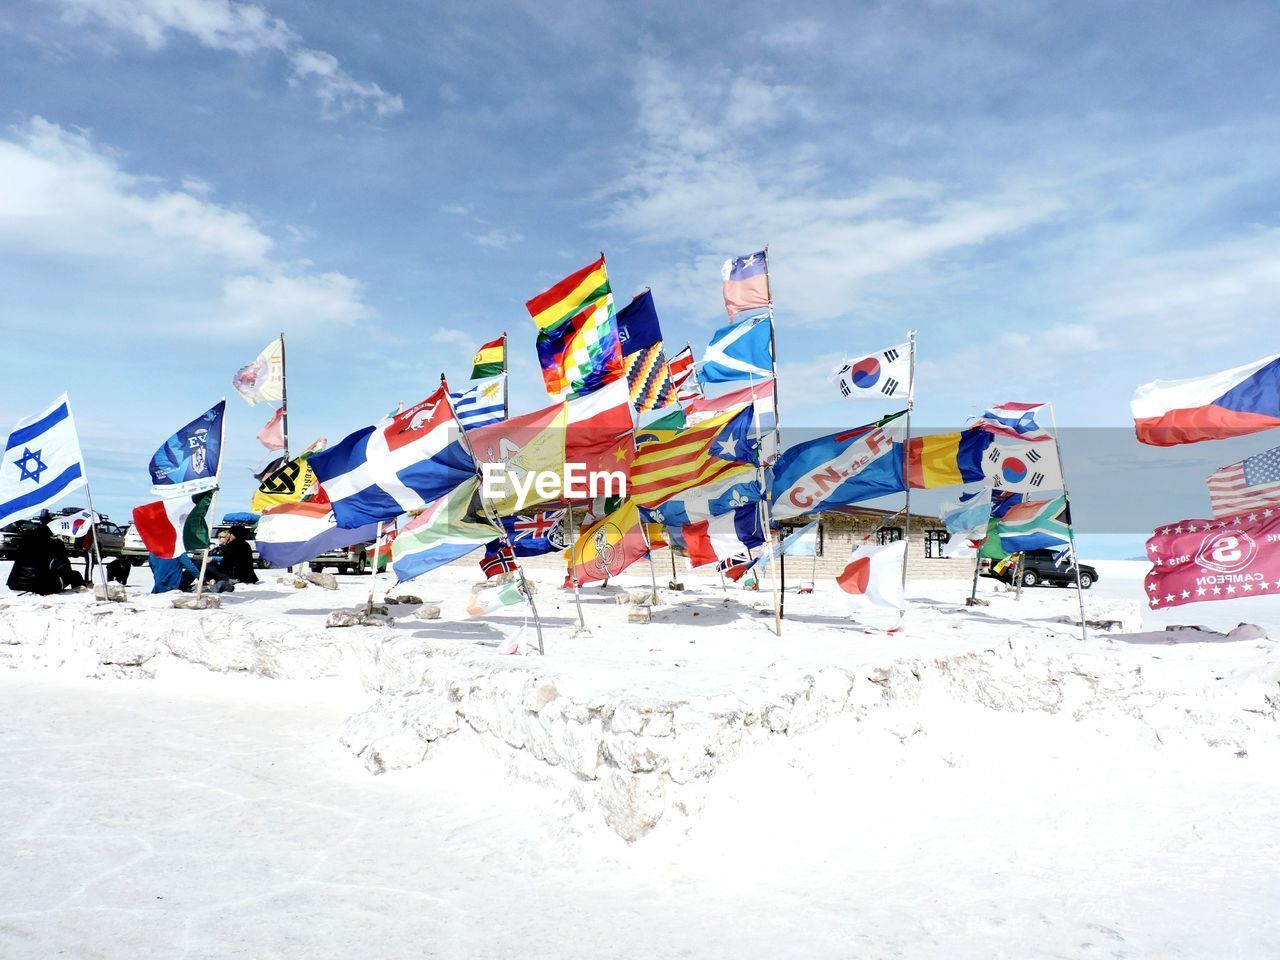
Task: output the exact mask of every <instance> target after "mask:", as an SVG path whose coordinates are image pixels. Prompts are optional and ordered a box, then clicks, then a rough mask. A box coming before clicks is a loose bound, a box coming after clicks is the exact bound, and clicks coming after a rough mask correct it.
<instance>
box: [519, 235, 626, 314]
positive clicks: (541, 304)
mask: <svg viewBox="0 0 1280 960" xmlns="http://www.w3.org/2000/svg"><path fill="white" fill-rule="evenodd" d="M611 296H612V291H611V290H610V288H609V276H608V274H607V273H606V272H605V266H604V254H601V255H600V259H599V260H597V261H596V262H595V263H592V264H588V265H587V266H585V267H583V268H582V269H581V270H579V271H578V272H577V273H571V274H569V276H567V277H565V278H564V279H563V280H561V281H560V282H559V283H557V284H556V285H555V286H553V287H551V288H550V289H549V290H544V291H543V292H542V293H540V294H538V295H537V296H536V297H534V298H533V299H532V300H529V301H528V302H526V303H525V306H526V307H527V308H528V310H529V316H531V317H533V322H534V323H536V324H537V325H538V329H539V330H550V329H551V328H552V327H556V326H559V325H560V324H561V323H563V322H564V321H565V320H568V319H569V318H570V317H574V316H577V314H578V313H580V312H581V311H582V309H583V308H584V307H586V306H588V305H590V304H592V303H595V302H596V301H597V300H603V299H604V298H606V297H611ZM610 312H612V311H610Z"/></svg>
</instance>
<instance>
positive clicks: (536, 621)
mask: <svg viewBox="0 0 1280 960" xmlns="http://www.w3.org/2000/svg"><path fill="white" fill-rule="evenodd" d="M503 336H506V335H505V334H503ZM440 386H441V387H442V388H443V390H444V401H445V403H447V404H448V405H449V413H450V414H452V415H453V420H454V422H455V423H457V424H458V438H459V440H461V442H462V448H463V449H464V450H466V451H467V456H469V457H470V458H471V462H472V464H473V465H474V466H475V469H476V480H477V481H479V482H480V485H479V486H477V487H476V494H477V498H478V499H479V501H480V509H482V510H483V511H484V515H485V519H486V520H488V521H489V523H490V524H492V525H493V526H494V527H495V528H496V529H497V531H498V539H499V540H500V541H502V545H503V546H504V547H509V548H510V550H511V562H512V563H514V564H515V567H516V573H518V574H520V586H521V588H522V589H521V591H520V592H521V593H523V594H524V599H525V601H526V602H527V603H528V604H529V611H530V612H531V613H532V614H533V626H534V629H535V630H537V632H538V653H539V654H541V655H545V654H546V652H547V651H546V650H545V649H544V648H543V645H542V620H541V619H540V618H539V617H538V605H537V603H535V602H534V599H533V587H532V585H531V584H530V583H529V578H528V577H527V576H525V573H524V567H523V566H522V565H521V563H520V561H519V560H518V559H517V558H516V551H515V547H513V546H512V545H511V540H510V538H509V537H508V536H507V528H506V527H505V526H503V524H502V521H501V520H500V519H499V517H498V512H497V510H495V509H494V506H493V504H491V503H490V502H489V501H488V499H487V498H486V497H485V496H484V492H483V490H484V486H483V483H484V475H483V474H482V473H481V472H480V461H479V460H477V459H476V453H475V449H474V448H473V447H472V446H471V440H470V438H469V437H468V436H467V428H466V427H464V426H463V425H462V424H461V422H459V421H458V411H457V410H455V409H454V408H453V397H451V396H450V395H449V384H448V382H447V381H446V380H445V377H444V374H443V373H442V374H440Z"/></svg>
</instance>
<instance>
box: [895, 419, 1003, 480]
mask: <svg viewBox="0 0 1280 960" xmlns="http://www.w3.org/2000/svg"><path fill="white" fill-rule="evenodd" d="M990 443H991V434H989V433H987V432H986V431H985V430H980V429H972V430H965V431H964V432H963V433H935V434H931V435H929V436H925V437H912V438H911V444H910V446H909V448H908V450H907V468H908V470H907V476H908V477H910V482H911V488H912V489H913V490H932V489H934V488H935V487H956V486H959V485H960V484H963V483H977V482H979V481H981V480H982V478H983V476H984V474H983V471H982V455H983V454H984V453H986V450H987V447H988V446H989V445H990Z"/></svg>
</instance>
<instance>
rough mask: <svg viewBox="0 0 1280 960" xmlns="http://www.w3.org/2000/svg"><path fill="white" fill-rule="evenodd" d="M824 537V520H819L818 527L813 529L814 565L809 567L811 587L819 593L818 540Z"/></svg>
mask: <svg viewBox="0 0 1280 960" xmlns="http://www.w3.org/2000/svg"><path fill="white" fill-rule="evenodd" d="M821 538H822V521H821V520H819V521H818V528H817V529H816V530H814V531H813V566H812V567H810V568H809V588H810V589H811V590H813V591H814V593H817V591H818V541H819V540H820V539H821Z"/></svg>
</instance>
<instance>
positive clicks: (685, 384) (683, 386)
mask: <svg viewBox="0 0 1280 960" xmlns="http://www.w3.org/2000/svg"><path fill="white" fill-rule="evenodd" d="M667 363H668V366H669V367H670V368H671V382H672V383H673V384H675V388H676V394H677V398H678V399H679V401H680V402H681V403H687V402H688V401H690V400H696V399H697V398H698V397H700V396H702V384H701V383H699V382H698V372H697V371H696V370H695V369H694V365H693V347H691V346H686V347H685V348H684V349H683V350H681V351H680V352H679V353H677V354H676V355H675V356H674V357H672V358H671V359H670V360H669V361H668V362H667Z"/></svg>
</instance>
